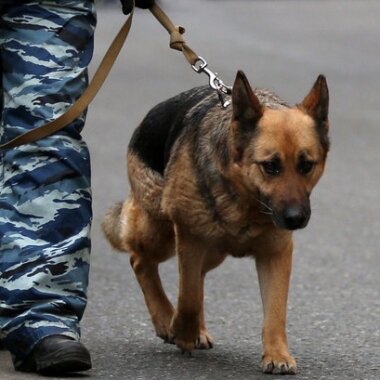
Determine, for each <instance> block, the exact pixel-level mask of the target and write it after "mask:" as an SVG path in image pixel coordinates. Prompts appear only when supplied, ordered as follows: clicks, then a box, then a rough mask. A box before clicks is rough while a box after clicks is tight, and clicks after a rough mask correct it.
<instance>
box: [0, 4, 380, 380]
mask: <svg viewBox="0 0 380 380" xmlns="http://www.w3.org/2000/svg"><path fill="white" fill-rule="evenodd" d="M162 4H163V6H164V8H165V9H166V10H167V12H168V13H169V14H170V15H171V16H172V18H173V19H174V20H175V21H176V22H178V23H179V24H182V25H184V26H186V28H187V33H186V39H187V41H188V43H189V44H190V45H191V46H192V47H193V48H194V49H195V50H196V51H197V52H198V53H199V54H200V55H201V56H204V57H205V58H206V59H207V60H208V62H209V64H210V67H211V68H212V69H214V70H216V71H218V73H219V74H220V76H221V77H222V78H223V80H224V81H225V82H226V83H232V81H233V79H234V76H235V73H236V71H237V70H238V69H243V70H244V71H245V73H246V74H247V76H248V78H249V79H250V81H251V83H252V84H253V85H255V86H257V87H261V86H264V87H268V88H271V89H273V90H275V91H276V92H277V93H278V94H279V95H280V96H282V97H283V98H285V99H287V100H288V101H290V102H292V103H295V102H298V101H300V100H301V99H302V98H303V96H304V95H305V94H306V92H307V91H308V90H309V88H310V87H311V85H312V83H313V81H314V80H315V79H316V77H317V75H318V74H319V73H324V74H325V75H326V76H327V79H328V83H329V87H330V93H331V110H330V115H331V139H332V149H331V154H330V156H329V161H328V165H327V170H326V173H325V176H324V177H323V179H322V180H321V182H320V184H319V186H318V187H317V189H316V191H315V192H314V194H313V197H312V200H313V202H312V203H313V215H312V220H311V222H310V224H309V226H308V227H307V228H306V229H305V230H303V231H300V232H297V233H296V252H295V257H294V266H293V268H294V269H293V276H292V283H291V290H290V299H289V313H288V331H289V343H290V348H291V351H292V353H293V354H294V355H295V357H296V358H297V361H298V367H299V372H298V374H297V375H296V377H292V378H296V379H339V380H342V379H360V380H362V379H363V380H364V379H377V380H378V379H380V276H379V273H380V201H379V195H380V164H379V162H380V148H379V145H380V125H379V119H380V116H379V110H380V100H379V99H380V97H379V94H380V22H379V15H380V2H378V1H365V0H361V1H350V0H341V1H312V0H309V1H306V0H305V1H290V0H289V1H287V0H283V1H238V0H233V1H217V0H215V1H211V0H209V1H206V0H205V1H200V0H192V1H185V0H177V1H169V0H165V1H162ZM135 16H136V17H135V20H134V27H133V30H132V32H131V37H130V40H129V41H128V42H127V45H126V47H125V51H123V53H122V55H121V57H120V59H119V60H118V62H117V65H116V67H115V69H114V70H113V72H112V74H111V76H110V78H109V80H108V81H107V83H106V85H105V87H104V88H103V89H102V91H101V93H100V94H99V96H98V97H97V98H96V100H95V101H94V103H93V104H92V105H91V107H90V111H89V116H88V121H87V126H86V130H85V138H86V139H87V141H88V143H89V145H90V148H91V151H92V160H93V162H92V163H93V189H94V213H95V214H94V226H93V252H92V270H91V283H90V294H89V296H90V299H89V304H88V308H87V311H86V314H85V317H84V319H83V321H82V322H83V323H82V327H83V341H84V342H85V343H86V344H87V346H88V347H89V349H90V350H91V352H92V356H93V364H94V367H93V369H92V370H91V371H90V372H89V373H88V374H86V375H83V376H82V377H78V378H91V379H181V380H187V379H192V380H194V379H221V378H223V379H271V378H273V379H279V378H281V379H283V378H290V376H268V375H262V374H261V372H260V368H259V361H260V353H261V341H260V335H261V322H262V311H261V301H260V297H259V289H258V284H257V279H256V273H255V269H254V263H253V262H252V261H251V260H249V259H228V260H227V261H226V262H225V263H224V264H223V265H222V266H221V267H219V268H218V269H216V270H215V271H213V272H212V273H210V275H209V276H208V281H207V286H206V313H207V320H208V326H209V330H210V332H211V333H212V335H213V336H214V338H215V346H214V348H213V349H212V350H209V351H197V352H195V353H194V354H193V355H192V356H191V357H189V356H187V355H185V356H184V355H181V353H180V352H179V350H177V349H176V348H175V347H174V346H172V345H167V344H163V343H162V342H161V341H160V339H159V338H156V337H155V336H154V332H153V329H152V326H151V324H150V320H149V317H148V313H147V312H146V309H145V305H144V302H143V298H142V294H141V292H140V290H139V288H138V286H137V284H136V281H135V279H134V275H133V273H132V272H131V270H130V267H129V257H128V255H123V254H117V253H115V252H112V250H111V249H110V247H109V245H108V244H107V242H106V241H105V239H104V238H103V236H102V234H101V231H100V221H101V218H102V216H103V215H104V213H105V211H106V209H107V208H108V207H109V206H111V205H112V204H113V203H114V202H116V201H119V200H122V199H124V198H125V197H126V195H127V193H128V184H127V180H126V175H125V172H126V169H125V152H126V146H127V143H128V140H129V138H130V136H131V133H132V130H133V128H134V127H135V126H136V125H137V124H138V122H139V121H140V120H141V119H142V117H143V116H144V114H145V113H146V112H147V111H148V110H149V109H150V107H152V106H153V105H155V104H156V103H157V102H159V101H161V100H164V99H165V98H168V97H170V96H172V95H174V94H177V93H179V92H180V91H183V90H185V89H188V88H191V87H193V86H197V85H201V84H204V83H205V81H206V77H204V76H201V75H197V74H195V73H194V72H193V71H192V70H191V68H190V67H189V66H188V64H187V63H186V62H185V60H184V58H183V57H182V56H181V54H180V53H178V52H174V51H170V50H169V48H168V46H167V45H168V35H167V33H166V32H165V31H164V30H163V29H162V27H161V26H160V25H159V24H158V23H157V22H156V21H155V20H154V19H153V18H152V17H151V15H150V14H149V12H143V11H138V12H137V13H136V15H135ZM122 20H123V17H122V15H120V14H119V11H118V9H117V7H116V6H115V7H113V8H112V7H108V8H99V25H98V30H97V35H96V36H97V38H96V39H97V40H96V55H95V57H94V62H93V65H92V72H93V69H94V68H95V66H96V65H97V63H98V62H99V59H100V56H101V55H102V54H103V53H104V51H105V49H106V46H107V44H108V43H109V41H110V40H111V38H112V37H113V35H114V34H115V33H116V31H117V29H118V26H119V25H121V23H122ZM162 274H163V277H164V283H165V286H166V287H167V290H168V293H169V294H170V296H171V298H172V299H173V300H175V298H176V292H177V280H178V278H177V274H176V263H175V261H172V262H169V263H167V264H165V265H163V267H162ZM37 378H38V377H37V376H32V375H24V374H18V373H15V372H14V371H13V369H12V366H11V362H10V357H9V354H8V353H6V352H1V353H0V379H8V380H10V379H37ZM74 378H75V377H74Z"/></svg>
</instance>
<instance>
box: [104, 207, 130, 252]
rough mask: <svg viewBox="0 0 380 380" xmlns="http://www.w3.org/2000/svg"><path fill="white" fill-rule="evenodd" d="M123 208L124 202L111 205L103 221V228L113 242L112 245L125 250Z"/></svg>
mask: <svg viewBox="0 0 380 380" xmlns="http://www.w3.org/2000/svg"><path fill="white" fill-rule="evenodd" d="M122 209H123V203H122V202H119V203H117V204H116V205H114V206H113V207H111V208H110V209H109V210H108V212H107V214H106V215H105V217H104V219H103V222H102V229H103V232H104V234H105V235H106V238H107V239H108V241H109V242H110V243H111V245H112V247H113V248H115V249H117V250H119V251H125V250H126V249H125V248H124V247H123V241H122V239H121V227H122V226H121V212H122Z"/></svg>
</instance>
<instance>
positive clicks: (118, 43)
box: [0, 2, 135, 150]
mask: <svg viewBox="0 0 380 380" xmlns="http://www.w3.org/2000/svg"><path fill="white" fill-rule="evenodd" d="M134 9H135V7H134V2H133V9H132V12H131V13H130V14H129V16H128V18H127V20H126V21H125V23H124V25H123V26H122V27H121V29H120V31H119V33H118V34H117V35H116V37H115V39H114V40H113V41H112V44H111V45H110V47H109V48H108V50H107V52H106V54H105V56H104V57H103V59H102V62H101V63H100V65H99V67H98V69H97V70H96V72H95V74H94V76H93V78H92V80H91V82H90V84H89V86H88V87H87V88H86V90H85V91H84V92H83V94H82V95H81V96H80V97H79V98H78V99H77V101H76V102H75V103H74V104H73V105H72V106H71V107H70V108H69V109H68V110H67V111H66V112H65V113H64V114H62V115H61V116H59V117H58V118H57V119H55V120H53V121H51V122H49V123H47V124H44V125H42V126H41V127H38V128H34V129H32V130H31V131H28V132H26V133H24V134H22V135H20V136H17V137H15V138H14V139H13V140H10V141H8V142H7V143H5V144H1V145H0V150H6V149H11V148H15V147H18V146H20V145H23V144H27V143H31V142H34V141H37V140H39V139H42V138H45V137H47V136H50V135H52V134H53V133H55V132H58V131H59V130H61V129H63V128H65V127H66V126H67V125H68V124H70V123H71V122H73V121H74V120H75V119H77V118H78V117H79V116H80V115H81V114H82V113H83V112H84V111H85V109H86V108H87V107H88V105H89V104H90V103H91V102H92V100H93V99H94V98H95V96H96V94H97V93H98V92H99V90H100V88H101V87H102V85H103V83H104V81H105V80H106V78H107V77H108V74H109V73H110V71H111V69H112V66H113V64H114V63H115V61H116V58H117V57H118V55H119V53H120V51H121V49H122V47H123V45H124V42H125V40H126V39H127V37H128V34H129V31H130V30H131V26H132V20H133V12H134Z"/></svg>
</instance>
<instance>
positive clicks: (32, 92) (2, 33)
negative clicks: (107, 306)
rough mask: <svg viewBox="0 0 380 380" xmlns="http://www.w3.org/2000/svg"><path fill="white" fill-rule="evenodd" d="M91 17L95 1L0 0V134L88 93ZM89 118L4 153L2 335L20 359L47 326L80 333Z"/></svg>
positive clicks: (0, 167) (0, 171)
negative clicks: (83, 134) (85, 133)
mask: <svg viewBox="0 0 380 380" xmlns="http://www.w3.org/2000/svg"><path fill="white" fill-rule="evenodd" d="M6 3H8V5H4V4H6ZM95 24H96V16H95V9H94V2H93V0H75V1H69V0H55V1H54V0H40V1H23V2H17V1H12V5H10V2H9V1H7V2H4V1H1V0H0V54H1V56H0V70H1V72H2V81H1V86H0V89H1V97H2V99H1V100H2V102H1V104H2V105H1V124H0V142H1V143H5V142H7V141H9V140H10V139H12V138H14V137H15V136H17V135H19V134H21V133H23V132H26V131H28V130H30V129H32V128H36V127H38V126H41V125H43V124H45V123H46V122H48V121H50V120H53V119H56V118H57V117H58V116H60V115H61V114H62V113H64V112H65V110H66V109H67V108H68V107H69V106H70V105H71V104H72V103H73V102H74V101H75V100H76V99H77V98H78V97H79V96H80V95H81V94H82V92H83V91H84V89H85V88H86V86H87V66H88V64H89V63H90V60H91V57H92V53H93V37H94V29H95ZM84 121H85V115H83V116H82V117H80V118H79V119H78V120H76V121H74V122H73V123H71V124H70V125H69V126H67V127H66V128H65V129H64V130H63V131H61V132H59V133H57V134H55V135H53V136H50V137H48V138H45V139H43V140H40V141H38V142H36V143H32V144H27V145H24V146H21V147H19V148H15V149H10V150H7V151H2V152H0V340H1V341H2V343H3V344H4V346H5V347H6V348H7V349H8V350H9V351H10V352H11V353H12V357H13V361H14V365H15V367H16V368H17V367H18V366H20V364H21V363H22V362H23V360H24V359H25V358H26V356H27V355H28V354H29V353H30V352H31V350H32V349H33V347H34V345H35V344H36V343H37V342H38V341H39V340H40V339H42V338H44V337H46V336H48V335H53V334H63V335H67V336H69V337H72V338H74V339H77V340H78V339H79V337H80V329H79V321H80V319H81V318H82V315H83V312H84V309H85V306H86V301H87V297H86V292H87V286H88V274H89V255H90V245H91V242H90V226H91V219H92V210H91V189H90V185H91V183H90V174H91V173H90V157H89V152H88V149H87V146H86V144H85V142H84V141H83V140H82V139H81V134H80V133H81V130H82V128H83V125H84Z"/></svg>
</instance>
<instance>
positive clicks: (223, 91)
mask: <svg viewBox="0 0 380 380" xmlns="http://www.w3.org/2000/svg"><path fill="white" fill-rule="evenodd" d="M207 65H208V63H207V62H206V60H205V59H204V58H202V57H198V60H197V61H196V62H195V63H194V65H191V67H192V68H193V70H194V71H195V72H196V73H198V74H200V73H205V74H207V75H208V77H209V86H210V87H211V88H212V89H214V90H215V91H216V92H217V93H218V97H219V100H220V103H221V104H222V107H223V108H227V107H228V106H229V105H230V104H231V100H225V99H224V95H231V93H232V89H231V87H229V86H226V85H225V84H224V83H223V81H222V80H221V79H220V78H219V77H218V73H214V72H212V71H211V70H210V69H208V68H207Z"/></svg>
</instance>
